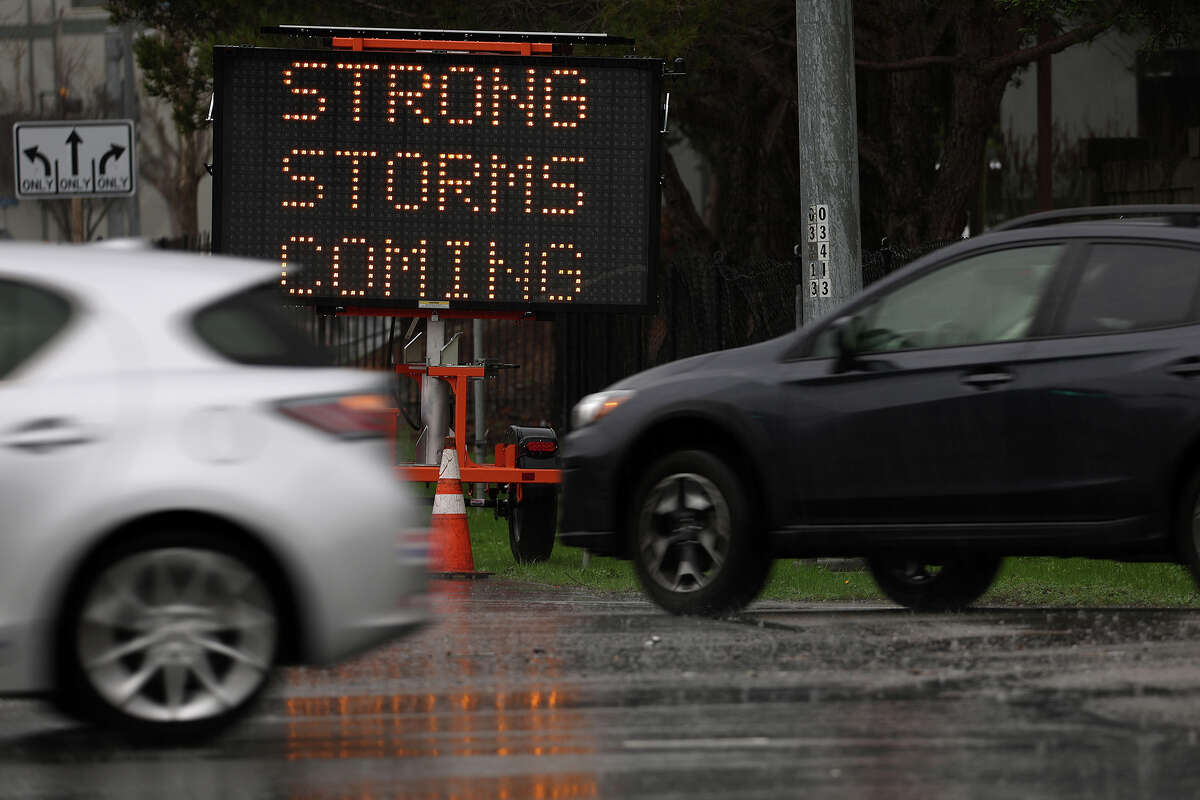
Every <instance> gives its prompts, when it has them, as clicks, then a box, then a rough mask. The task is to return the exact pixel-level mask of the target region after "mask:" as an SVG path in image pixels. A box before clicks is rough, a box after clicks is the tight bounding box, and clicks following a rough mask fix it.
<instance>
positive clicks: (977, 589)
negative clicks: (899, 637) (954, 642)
mask: <svg viewBox="0 0 1200 800" xmlns="http://www.w3.org/2000/svg"><path fill="white" fill-rule="evenodd" d="M1002 562H1003V559H1002V558H1000V557H998V556H991V555H979V554H972V555H952V556H944V557H939V558H936V559H930V560H926V559H923V558H920V557H914V556H912V555H909V554H907V553H879V554H876V555H873V556H870V557H868V558H867V565H868V567H869V568H870V570H871V576H872V577H873V578H874V579H875V583H876V584H877V585H878V586H879V589H880V591H882V592H883V593H884V594H885V595H887V596H888V597H889V598H890V599H891V600H893V601H894V602H896V603H898V604H900V605H902V606H905V607H907V608H911V609H912V610H913V611H961V610H962V609H964V608H966V607H967V606H969V605H971V603H973V602H975V601H976V600H978V599H979V598H980V597H982V596H983V594H984V592H986V591H987V590H988V589H989V588H990V587H991V585H992V583H993V582H994V581H995V579H996V573H997V572H998V571H999V570H1000V564H1001V563H1002Z"/></svg>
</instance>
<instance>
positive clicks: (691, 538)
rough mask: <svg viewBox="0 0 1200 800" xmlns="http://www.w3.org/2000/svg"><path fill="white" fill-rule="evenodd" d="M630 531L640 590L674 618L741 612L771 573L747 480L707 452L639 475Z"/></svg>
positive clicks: (676, 457) (681, 455)
mask: <svg viewBox="0 0 1200 800" xmlns="http://www.w3.org/2000/svg"><path fill="white" fill-rule="evenodd" d="M629 530H630V531H631V534H632V536H631V552H632V554H633V562H634V567H635V570H636V572H637V576H638V579H639V580H640V582H641V584H642V587H643V588H644V589H645V591H646V593H647V594H648V595H649V596H650V598H651V599H652V600H653V601H654V602H655V603H657V604H658V605H659V606H660V607H662V608H663V609H665V610H667V611H669V612H671V613H672V614H697V615H703V616H720V615H723V614H730V613H733V612H735V611H738V610H739V609H741V608H743V607H744V606H745V605H746V604H748V603H749V602H750V601H752V600H753V599H754V598H755V597H757V596H758V593H759V592H760V591H762V587H763V585H764V584H765V583H766V580H767V575H768V573H769V572H770V569H771V559H770V556H769V555H768V553H767V551H766V549H765V546H764V543H763V539H762V537H760V536H758V535H757V534H758V533H759V532H758V530H757V528H756V525H755V522H754V514H753V512H752V510H751V508H750V505H749V501H748V497H747V494H746V490H745V488H744V487H743V484H742V482H741V481H740V480H739V479H738V477H737V475H735V474H734V473H733V471H732V470H731V469H730V468H729V467H728V466H727V465H726V464H725V463H724V462H723V461H721V460H720V459H719V458H717V457H716V456H715V455H713V454H712V453H709V452H706V451H703V450H680V451H677V452H674V453H671V454H670V455H668V456H666V457H664V458H662V459H660V460H659V461H658V462H657V463H655V464H654V465H653V466H652V467H651V468H650V469H649V470H648V471H647V472H646V474H645V475H643V476H642V479H641V481H640V482H639V484H638V487H637V490H636V492H635V494H634V503H633V508H632V511H631V518H630V524H629Z"/></svg>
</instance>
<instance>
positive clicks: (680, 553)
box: [638, 473, 732, 592]
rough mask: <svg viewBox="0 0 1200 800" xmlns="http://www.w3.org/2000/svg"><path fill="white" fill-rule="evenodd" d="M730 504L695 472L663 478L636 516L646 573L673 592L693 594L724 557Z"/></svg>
mask: <svg viewBox="0 0 1200 800" xmlns="http://www.w3.org/2000/svg"><path fill="white" fill-rule="evenodd" d="M731 538H732V531H731V525H730V514H729V506H728V503H727V502H726V501H725V498H724V496H723V495H722V494H721V491H720V490H719V489H718V488H717V486H716V484H714V483H713V482H712V481H710V480H709V479H708V478H705V477H704V476H703V475H697V474H695V473H677V474H672V475H668V476H666V477H664V478H663V479H662V480H660V481H659V482H658V483H656V484H655V485H654V487H653V488H652V489H651V490H650V492H649V493H647V495H646V498H645V501H644V502H643V504H642V508H641V511H640V513H639V515H638V546H639V548H640V549H641V558H642V563H643V565H644V566H645V569H646V573H647V575H648V576H649V577H650V579H651V580H653V581H654V582H655V583H656V584H657V585H658V586H661V587H662V588H665V589H667V590H669V591H672V592H694V591H696V590H698V589H702V588H704V587H705V586H707V585H708V584H709V583H710V582H711V581H712V580H713V579H714V578H715V577H716V576H717V574H719V573H720V571H721V568H722V566H723V565H724V564H725V561H726V559H727V558H728V555H729V547H730V541H731Z"/></svg>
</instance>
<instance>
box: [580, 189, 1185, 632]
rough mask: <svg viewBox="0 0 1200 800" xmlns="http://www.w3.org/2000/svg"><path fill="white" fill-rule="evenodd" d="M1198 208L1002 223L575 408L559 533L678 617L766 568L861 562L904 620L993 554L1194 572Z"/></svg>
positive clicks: (973, 587)
mask: <svg viewBox="0 0 1200 800" xmlns="http://www.w3.org/2000/svg"><path fill="white" fill-rule="evenodd" d="M1097 218H1102V219H1097ZM1197 219H1200V206H1129V207H1105V208H1091V209H1071V210H1066V211H1060V212H1048V213H1046V214H1035V215H1033V216H1030V217H1025V218H1022V219H1019V220H1014V221H1012V222H1010V223H1007V224H1006V225H1004V226H1002V227H1001V228H1000V229H996V230H995V231H993V232H990V233H988V234H985V235H983V236H979V237H976V238H973V239H969V240H966V241H963V242H961V243H958V244H955V245H952V246H950V247H947V248H944V249H942V250H939V251H937V252H935V253H932V254H930V255H928V256H926V257H924V258H922V259H920V260H918V261H916V262H914V263H913V264H910V265H909V266H907V267H905V268H904V269H902V270H900V271H898V272H896V273H894V274H892V275H891V276H889V277H888V278H887V279H885V280H882V281H880V282H878V283H876V284H874V285H872V286H870V287H869V288H868V289H867V290H865V291H864V292H862V293H861V294H859V295H858V296H857V297H855V298H854V299H852V300H850V301H849V302H847V303H846V304H845V305H844V306H843V307H842V308H840V309H839V310H838V311H837V312H835V313H834V314H831V315H830V316H828V317H826V318H825V319H823V320H820V321H818V322H815V323H813V324H810V325H808V326H806V327H804V328H803V329H802V330H799V331H796V332H795V333H792V334H788V335H786V336H782V337H780V338H778V339H773V340H771V341H767V342H763V343H761V344H757V345H752V346H750V347H743V348H739V349H736V350H728V351H723V352H717V353H709V354H707V355H702V356H696V357H694V358H689V359H685V360H683V361H678V362H675V363H671V364H667V365H664V366H661V367H657V368H655V369H651V370H648V371H646V372H643V373H640V374H638V375H634V376H632V377H630V378H626V379H625V380H623V381H620V382H619V383H616V384H614V385H613V386H611V387H609V388H608V389H606V390H605V391H603V392H599V393H597V394H594V395H590V396H588V397H586V398H584V399H583V400H582V401H581V402H580V403H579V404H578V405H577V406H576V408H575V410H574V415H573V420H572V428H573V430H572V432H571V433H570V435H569V436H568V437H567V438H566V441H565V445H564V450H563V466H564V474H563V517H562V524H561V530H562V531H563V532H562V533H561V534H560V537H561V540H562V542H563V543H564V544H569V545H576V546H580V547H586V548H588V549H589V550H592V551H594V552H597V553H602V554H608V555H616V556H620V557H624V558H630V559H632V560H633V562H634V564H635V566H636V571H637V574H638V577H639V579H640V580H641V583H642V585H643V587H644V588H645V590H646V592H647V593H648V594H649V595H650V597H651V598H652V599H653V600H654V601H655V602H656V603H658V604H659V605H660V606H662V607H663V608H664V609H666V610H668V611H671V612H674V613H682V614H725V613H729V612H732V611H735V610H737V609H739V608H741V607H742V606H744V605H745V604H747V603H749V602H750V601H751V600H753V599H754V598H755V597H756V596H757V594H758V593H759V591H760V590H761V589H762V586H763V584H764V583H765V581H766V579H767V574H768V572H769V570H770V565H771V561H772V559H775V558H781V557H812V556H862V557H865V558H866V559H867V561H868V564H869V565H870V569H871V572H872V574H873V576H874V578H875V580H876V581H877V582H878V584H879V586H880V588H881V589H882V590H883V591H884V592H885V593H886V594H887V595H888V596H889V597H891V598H892V599H893V600H895V601H896V602H898V603H900V604H903V605H906V606H909V607H911V608H914V609H920V610H950V609H958V608H962V607H964V606H966V605H968V604H970V603H971V602H973V601H974V600H975V599H977V598H978V597H979V596H980V595H982V594H983V593H984V592H985V591H986V590H987V589H988V587H989V586H990V585H991V583H992V581H993V579H994V578H995V575H996V572H997V570H998V568H999V566H1000V563H1001V559H1002V558H1003V557H1004V556H1015V555H1051V556H1094V557H1102V558H1117V559H1129V560H1152V561H1177V562H1182V563H1185V564H1187V565H1188V566H1189V567H1190V568H1191V569H1192V572H1193V574H1194V575H1196V574H1200V556H1198V543H1197V537H1198V536H1200V525H1198V524H1197V520H1198V519H1200V505H1198V495H1200V229H1197V227H1196V223H1197Z"/></svg>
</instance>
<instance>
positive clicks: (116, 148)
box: [100, 142, 125, 175]
mask: <svg viewBox="0 0 1200 800" xmlns="http://www.w3.org/2000/svg"><path fill="white" fill-rule="evenodd" d="M124 152H125V148H124V147H121V145H119V144H116V143H115V142H114V143H113V144H112V145H111V146H110V147H109V148H108V152H107V153H105V154H104V155H102V156H101V157H100V174H101V175H103V174H104V170H105V169H106V168H107V167H108V160H109V159H110V158H115V159H120V158H121V154H122V153H124Z"/></svg>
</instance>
